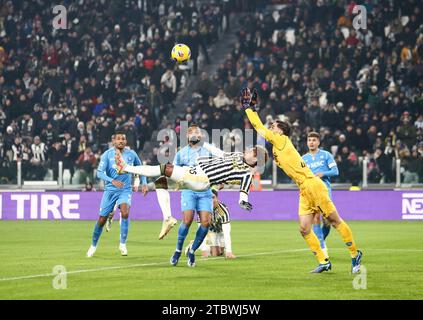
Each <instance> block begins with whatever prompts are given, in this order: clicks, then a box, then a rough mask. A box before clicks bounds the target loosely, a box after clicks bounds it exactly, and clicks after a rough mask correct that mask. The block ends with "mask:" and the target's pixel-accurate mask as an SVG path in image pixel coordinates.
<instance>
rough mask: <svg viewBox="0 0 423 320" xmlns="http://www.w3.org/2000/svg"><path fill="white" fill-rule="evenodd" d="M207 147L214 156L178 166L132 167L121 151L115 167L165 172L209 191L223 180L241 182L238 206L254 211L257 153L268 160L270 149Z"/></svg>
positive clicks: (185, 185) (189, 185)
mask: <svg viewBox="0 0 423 320" xmlns="http://www.w3.org/2000/svg"><path fill="white" fill-rule="evenodd" d="M204 148H206V149H207V150H208V151H209V152H210V153H211V154H213V155H214V156H215V158H210V157H199V158H198V160H197V166H195V167H179V166H175V165H173V164H165V165H157V166H148V165H143V166H130V165H127V164H126V163H125V162H124V161H123V159H122V157H121V155H120V154H116V159H115V161H116V169H117V171H118V173H119V174H124V173H133V174H139V175H143V176H145V177H158V176H161V175H164V176H166V177H168V178H170V179H171V180H173V181H175V182H176V183H178V184H179V187H180V188H181V189H190V190H194V191H203V190H207V189H208V188H210V187H211V186H213V185H219V184H221V183H225V184H240V196H239V205H240V206H241V208H243V209H245V210H248V211H251V210H252V208H253V206H252V205H251V203H249V202H248V192H249V190H250V185H251V182H252V170H254V168H255V167H256V166H257V161H258V160H257V159H258V153H263V154H264V157H265V158H264V159H265V161H267V159H268V153H267V150H266V149H265V148H263V147H262V146H259V145H256V146H254V147H252V148H249V149H247V150H245V151H244V153H242V152H224V151H223V150H220V149H218V148H216V147H214V146H212V145H211V144H208V143H204ZM264 163H265V162H264Z"/></svg>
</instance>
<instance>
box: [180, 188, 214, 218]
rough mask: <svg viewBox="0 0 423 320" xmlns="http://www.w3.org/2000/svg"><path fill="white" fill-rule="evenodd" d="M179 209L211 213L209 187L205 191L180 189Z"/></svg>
mask: <svg viewBox="0 0 423 320" xmlns="http://www.w3.org/2000/svg"><path fill="white" fill-rule="evenodd" d="M181 209H182V211H187V210H193V211H197V212H199V211H207V212H210V213H212V212H213V193H212V192H211V190H210V189H209V190H206V191H192V190H182V194H181Z"/></svg>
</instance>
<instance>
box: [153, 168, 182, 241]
mask: <svg viewBox="0 0 423 320" xmlns="http://www.w3.org/2000/svg"><path fill="white" fill-rule="evenodd" d="M155 186H156V195H157V201H158V202H159V206H160V209H161V210H162V214H163V223H162V229H161V231H160V234H159V240H162V239H163V238H164V237H165V236H166V235H167V234H168V233H169V231H170V230H171V229H172V228H173V227H174V226H175V225H176V223H177V222H178V221H177V220H176V219H175V218H174V217H172V212H171V208H170V194H169V191H168V190H167V189H168V186H167V178H166V177H165V176H162V177H159V178H158V179H157V180H156V181H155Z"/></svg>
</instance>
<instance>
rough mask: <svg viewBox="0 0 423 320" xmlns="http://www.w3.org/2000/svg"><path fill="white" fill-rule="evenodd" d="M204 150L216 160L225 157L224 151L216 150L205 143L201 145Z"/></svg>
mask: <svg viewBox="0 0 423 320" xmlns="http://www.w3.org/2000/svg"><path fill="white" fill-rule="evenodd" d="M203 147H204V149H206V150H207V151H208V152H210V153H211V154H212V155H214V156H215V157H218V158H222V157H223V156H224V155H225V151H223V150H220V149H219V148H216V147H215V146H213V145H211V144H210V143H207V142H205V143H204V144H203Z"/></svg>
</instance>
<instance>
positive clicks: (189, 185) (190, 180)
mask: <svg viewBox="0 0 423 320" xmlns="http://www.w3.org/2000/svg"><path fill="white" fill-rule="evenodd" d="M171 178H172V179H174V180H175V181H177V183H178V185H179V188H180V189H189V190H192V191H205V190H208V189H209V188H210V181H209V178H208V177H207V175H206V174H205V173H204V171H203V169H201V168H200V166H195V167H179V166H175V167H174V168H173V174H172V176H171Z"/></svg>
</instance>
